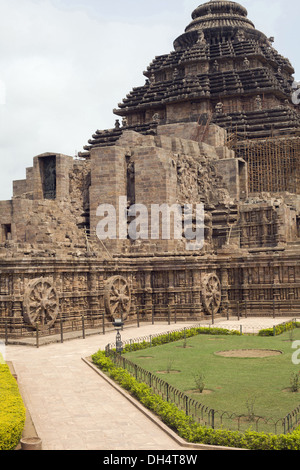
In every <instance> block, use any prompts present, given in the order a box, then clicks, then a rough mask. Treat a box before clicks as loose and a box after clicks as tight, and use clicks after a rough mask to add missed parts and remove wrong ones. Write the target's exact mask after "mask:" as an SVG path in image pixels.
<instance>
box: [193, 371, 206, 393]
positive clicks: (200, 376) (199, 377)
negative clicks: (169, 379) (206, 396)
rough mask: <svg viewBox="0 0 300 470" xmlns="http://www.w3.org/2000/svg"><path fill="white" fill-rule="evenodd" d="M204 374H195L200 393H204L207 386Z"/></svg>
mask: <svg viewBox="0 0 300 470" xmlns="http://www.w3.org/2000/svg"><path fill="white" fill-rule="evenodd" d="M204 379H205V377H204V375H203V374H202V373H199V374H197V375H194V380H195V385H196V387H197V390H198V391H199V392H200V393H203V390H204V388H205V383H204Z"/></svg>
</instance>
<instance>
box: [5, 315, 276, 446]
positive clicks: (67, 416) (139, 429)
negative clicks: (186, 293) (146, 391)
mask: <svg viewBox="0 0 300 470" xmlns="http://www.w3.org/2000/svg"><path fill="white" fill-rule="evenodd" d="M284 320H285V319H283V318H281V319H280V320H276V321H275V320H273V319H257V320H256V319H254V320H253V319H248V320H247V319H243V320H240V321H230V322H227V321H222V322H220V321H218V322H216V325H215V326H223V327H226V328H230V327H232V328H234V329H239V325H240V324H242V325H243V328H246V327H247V325H248V326H249V325H250V328H251V329H253V330H254V329H257V328H258V329H260V328H262V327H263V328H265V327H268V326H273V324H276V323H281V322H282V321H284ZM201 324H204V323H201ZM184 326H186V327H188V326H190V324H181V323H180V324H177V325H174V324H172V325H171V326H169V325H167V324H159V325H149V324H148V325H146V326H141V327H140V328H137V327H132V328H131V327H130V328H126V329H124V331H123V332H122V339H123V340H126V339H130V338H137V337H140V336H144V335H145V336H146V335H148V334H156V333H163V332H167V331H169V330H174V329H180V328H182V327H184ZM114 340H115V332H113V331H112V332H109V333H107V334H106V335H97V336H89V337H87V338H86V339H74V340H71V341H66V342H64V343H63V344H61V343H53V344H49V345H45V346H42V347H40V348H38V349H37V348H34V347H30V346H16V345H8V346H7V347H6V360H7V361H12V363H13V365H14V368H15V371H16V374H17V377H18V382H19V384H20V386H21V389H22V393H23V396H24V400H25V403H26V406H27V407H28V409H29V412H30V414H31V417H32V420H33V422H34V425H35V428H36V431H37V434H38V436H39V437H40V438H41V439H42V444H43V449H44V450H179V449H181V450H182V447H181V446H180V445H179V444H178V443H177V442H175V441H174V440H173V439H172V438H171V437H170V436H168V435H167V434H166V433H165V432H164V431H163V430H161V429H160V428H159V427H158V426H157V425H156V424H155V423H154V422H152V421H151V420H150V419H149V418H148V417H147V416H145V415H144V414H143V413H141V411H139V410H138V409H137V408H136V407H135V406H134V405H132V404H131V403H130V402H129V401H128V400H127V399H126V398H125V397H123V395H121V394H120V393H119V392H118V391H117V390H115V389H114V388H113V387H112V386H111V385H110V384H109V383H107V382H106V381H105V380H104V379H103V378H101V377H100V376H99V375H98V374H97V373H96V372H95V371H94V370H92V369H91V368H90V367H89V366H88V365H87V364H86V363H85V362H84V361H83V360H82V358H86V357H88V356H90V355H91V354H93V353H94V352H96V351H97V350H98V349H104V346H105V345H106V344H107V343H109V342H113V341H114Z"/></svg>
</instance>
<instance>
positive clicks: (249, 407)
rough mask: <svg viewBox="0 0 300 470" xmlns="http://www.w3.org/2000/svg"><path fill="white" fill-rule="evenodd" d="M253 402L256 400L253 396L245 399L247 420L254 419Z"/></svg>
mask: <svg viewBox="0 0 300 470" xmlns="http://www.w3.org/2000/svg"><path fill="white" fill-rule="evenodd" d="M255 402H256V397H255V396H253V397H251V396H250V397H248V399H247V401H246V407H247V411H248V414H247V418H248V420H249V421H254V418H255V413H254V405H255Z"/></svg>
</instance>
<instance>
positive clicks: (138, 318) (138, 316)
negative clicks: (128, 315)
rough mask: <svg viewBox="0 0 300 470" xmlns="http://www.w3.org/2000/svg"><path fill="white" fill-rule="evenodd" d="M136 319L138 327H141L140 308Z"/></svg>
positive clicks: (137, 310)
mask: <svg viewBox="0 0 300 470" xmlns="http://www.w3.org/2000/svg"><path fill="white" fill-rule="evenodd" d="M136 317H137V327H138V328H139V327H140V309H139V307H138V308H137V309H136Z"/></svg>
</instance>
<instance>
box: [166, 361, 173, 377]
mask: <svg viewBox="0 0 300 470" xmlns="http://www.w3.org/2000/svg"><path fill="white" fill-rule="evenodd" d="M173 364H174V359H172V358H171V357H169V359H168V362H167V369H166V370H167V374H169V373H170V372H171V370H172V366H173Z"/></svg>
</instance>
